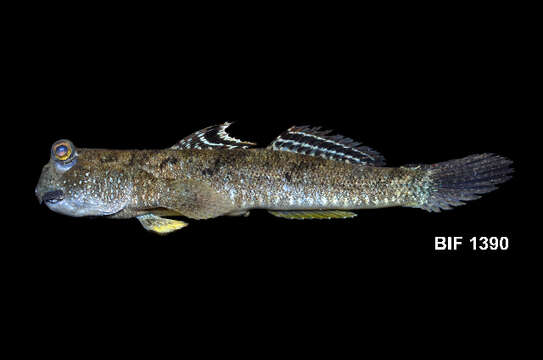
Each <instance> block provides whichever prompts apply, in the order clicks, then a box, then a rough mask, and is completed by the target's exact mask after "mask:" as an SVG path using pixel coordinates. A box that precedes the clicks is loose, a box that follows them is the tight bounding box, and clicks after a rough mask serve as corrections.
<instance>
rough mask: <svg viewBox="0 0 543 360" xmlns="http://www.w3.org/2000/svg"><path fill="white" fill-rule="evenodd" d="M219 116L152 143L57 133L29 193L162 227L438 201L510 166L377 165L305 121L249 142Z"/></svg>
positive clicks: (75, 210) (485, 182) (485, 162)
mask: <svg viewBox="0 0 543 360" xmlns="http://www.w3.org/2000/svg"><path fill="white" fill-rule="evenodd" d="M228 125H229V124H228V123H226V124H223V125H218V126H212V127H209V128H206V129H203V130H200V131H198V132H196V133H194V134H192V135H189V136H188V137H186V138H184V139H183V140H181V141H180V142H179V143H178V144H176V145H174V146H173V147H172V148H169V149H160V150H107V149H83V148H81V149H80V148H75V147H74V146H73V144H71V142H69V141H67V140H60V141H58V142H57V143H55V144H54V145H53V148H52V152H51V159H50V161H49V163H48V164H47V165H46V166H45V167H44V168H43V170H42V175H41V177H40V180H39V182H38V186H37V187H36V195H37V196H38V199H40V201H44V202H45V203H46V205H47V206H48V207H49V208H50V209H51V210H53V211H56V212H59V213H62V214H65V215H70V216H106V217H111V218H132V217H136V218H138V219H139V220H140V222H141V223H142V225H143V226H144V227H145V228H146V229H148V230H151V231H155V232H157V233H168V232H171V231H175V230H178V229H179V228H182V227H184V226H186V223H184V222H182V221H178V220H172V219H168V218H164V217H163V216H184V217H188V218H193V219H208V218H213V217H217V216H222V215H242V214H248V212H249V211H250V210H253V209H266V210H268V211H270V213H271V214H273V215H275V216H280V217H284V218H290V219H304V218H348V217H352V216H355V214H354V213H352V212H350V211H349V210H356V209H371V208H382V207H392V206H405V207H418V208H422V209H425V210H428V211H440V210H442V209H449V208H451V206H457V205H461V204H463V202H462V201H465V200H472V199H475V198H477V197H478V196H477V194H481V193H485V192H489V191H492V190H494V189H495V188H496V185H497V184H499V183H502V182H504V181H506V180H508V179H509V178H510V174H511V172H512V169H511V168H510V164H511V161H510V160H507V159H505V158H503V157H500V156H497V155H492V154H481V155H472V156H470V157H467V158H464V159H459V160H452V161H448V162H444V163H439V164H434V165H416V166H403V167H386V166H384V159H383V157H382V156H381V155H380V154H379V153H377V152H376V151H374V150H372V149H371V148H368V147H365V146H360V144H359V143H356V142H354V141H353V140H351V139H349V138H345V137H342V136H338V135H335V136H330V135H329V132H327V131H319V129H311V128H309V127H292V128H290V129H289V130H288V131H287V132H285V133H284V134H282V135H280V136H279V137H278V138H277V139H276V140H275V141H274V142H273V143H272V144H271V145H270V146H268V147H267V148H250V147H251V146H252V145H254V144H252V143H249V142H244V141H240V140H238V139H235V138H232V137H230V136H229V135H228V134H227V133H226V132H225V129H226V128H227V127H228ZM59 149H60V150H59ZM59 153H60V156H59ZM66 153H69V155H67V154H66Z"/></svg>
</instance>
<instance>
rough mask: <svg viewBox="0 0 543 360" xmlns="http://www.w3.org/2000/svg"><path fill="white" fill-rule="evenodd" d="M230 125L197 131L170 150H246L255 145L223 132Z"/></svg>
mask: <svg viewBox="0 0 543 360" xmlns="http://www.w3.org/2000/svg"><path fill="white" fill-rule="evenodd" d="M230 125H232V123H229V122H225V123H224V124H221V125H213V126H208V127H206V128H205V129H202V130H198V131H196V132H195V133H194V134H191V135H189V136H187V137H185V138H183V139H182V140H180V141H179V142H178V143H177V144H175V145H174V146H172V147H171V148H170V149H177V150H181V149H214V148H218V147H225V148H227V149H235V148H243V149H246V148H248V147H249V146H253V145H256V144H254V143H252V142H248V141H241V140H238V139H236V138H233V137H231V136H230V135H228V133H227V132H226V131H225V130H226V128H227V127H229V126H230Z"/></svg>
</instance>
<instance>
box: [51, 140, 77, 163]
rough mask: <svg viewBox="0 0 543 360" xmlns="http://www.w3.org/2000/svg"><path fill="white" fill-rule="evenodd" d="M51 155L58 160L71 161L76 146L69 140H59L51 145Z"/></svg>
mask: <svg viewBox="0 0 543 360" xmlns="http://www.w3.org/2000/svg"><path fill="white" fill-rule="evenodd" d="M51 155H52V156H54V158H55V159H56V160H59V161H62V162H69V161H70V159H71V158H72V157H73V155H74V147H73V145H72V143H71V142H70V141H69V140H59V141H57V142H55V143H54V144H53V146H52V147H51Z"/></svg>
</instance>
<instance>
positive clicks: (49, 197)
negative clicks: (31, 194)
mask: <svg viewBox="0 0 543 360" xmlns="http://www.w3.org/2000/svg"><path fill="white" fill-rule="evenodd" d="M36 195H38V194H37V193H36ZM63 199H64V191H62V190H53V191H47V192H46V193H45V194H43V196H42V197H41V198H40V196H39V195H38V200H40V204H41V203H42V202H43V201H45V202H47V203H50V204H54V203H57V202H59V201H61V200H63Z"/></svg>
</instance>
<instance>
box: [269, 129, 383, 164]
mask: <svg viewBox="0 0 543 360" xmlns="http://www.w3.org/2000/svg"><path fill="white" fill-rule="evenodd" d="M330 132H331V130H326V131H321V130H320V127H315V128H310V127H309V126H293V127H291V128H290V129H288V130H287V131H285V132H284V133H282V134H281V135H279V136H278V137H277V138H276V139H275V140H274V141H273V142H272V143H271V144H270V146H269V147H268V148H269V149H273V150H278V151H290V152H294V153H298V154H304V155H312V156H320V157H323V158H325V159H330V160H340V161H345V162H348V163H356V164H362V165H371V166H384V165H385V158H384V157H383V156H382V155H381V154H379V153H378V152H377V151H375V150H373V149H371V148H369V147H367V146H360V143H359V142H356V141H354V140H352V139H349V138H347V137H344V136H341V135H329V133H330Z"/></svg>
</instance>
